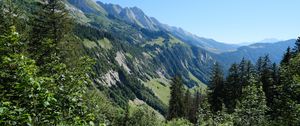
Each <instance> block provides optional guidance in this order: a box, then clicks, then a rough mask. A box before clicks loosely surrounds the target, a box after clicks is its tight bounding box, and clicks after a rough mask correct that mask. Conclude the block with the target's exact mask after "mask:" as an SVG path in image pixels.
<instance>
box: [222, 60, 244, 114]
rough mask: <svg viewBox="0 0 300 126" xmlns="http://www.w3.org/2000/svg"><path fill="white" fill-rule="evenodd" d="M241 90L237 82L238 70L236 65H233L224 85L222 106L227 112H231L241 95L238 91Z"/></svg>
mask: <svg viewBox="0 0 300 126" xmlns="http://www.w3.org/2000/svg"><path fill="white" fill-rule="evenodd" d="M240 88H241V85H240V82H239V68H238V64H236V63H234V64H232V65H231V67H230V68H229V73H228V76H227V78H226V83H225V86H224V91H225V98H224V104H225V105H226V108H227V109H228V111H229V112H233V111H234V109H235V106H236V102H237V100H238V99H239V96H240V95H241V93H240V91H239V90H238V89H240Z"/></svg>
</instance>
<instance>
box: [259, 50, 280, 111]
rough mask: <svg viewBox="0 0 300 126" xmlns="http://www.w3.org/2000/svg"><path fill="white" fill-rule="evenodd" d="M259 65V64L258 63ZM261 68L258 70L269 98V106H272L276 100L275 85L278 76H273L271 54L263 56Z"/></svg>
mask: <svg viewBox="0 0 300 126" xmlns="http://www.w3.org/2000/svg"><path fill="white" fill-rule="evenodd" d="M257 66H258V65H257ZM260 67H261V68H260V70H259V69H257V70H258V75H259V81H260V82H262V84H263V91H264V92H265V95H266V98H267V105H268V107H271V105H272V104H273V100H274V95H275V94H274V93H275V92H274V86H275V82H276V80H274V79H276V78H273V75H274V74H273V71H274V70H272V69H273V68H272V67H273V65H272V63H271V60H270V59H269V56H268V55H266V56H264V57H262V62H261V65H260Z"/></svg>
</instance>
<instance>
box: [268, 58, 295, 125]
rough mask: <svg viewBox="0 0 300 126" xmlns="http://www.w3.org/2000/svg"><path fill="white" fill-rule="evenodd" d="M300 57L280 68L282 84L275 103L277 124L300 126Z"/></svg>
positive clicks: (278, 87)
mask: <svg viewBox="0 0 300 126" xmlns="http://www.w3.org/2000/svg"><path fill="white" fill-rule="evenodd" d="M299 66H300V55H299V54H298V55H297V56H295V57H294V58H292V59H291V60H290V63H289V64H283V65H281V67H280V84H279V85H277V86H276V92H277V93H278V94H277V96H276V97H275V101H274V103H275V104H274V107H275V109H274V113H275V114H274V115H275V119H274V120H275V121H276V123H277V124H281V125H299V124H300V118H299V117H300V99H299V98H300V77H299V76H300V72H299V71H300V67H299Z"/></svg>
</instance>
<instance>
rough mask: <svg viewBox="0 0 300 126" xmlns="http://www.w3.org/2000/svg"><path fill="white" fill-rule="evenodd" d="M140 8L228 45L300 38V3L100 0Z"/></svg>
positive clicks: (282, 0) (271, 0) (295, 0)
mask: <svg viewBox="0 0 300 126" xmlns="http://www.w3.org/2000/svg"><path fill="white" fill-rule="evenodd" d="M100 1H102V2H104V3H115V4H119V5H121V6H123V7H133V6H136V7H139V8H141V9H142V10H143V11H144V12H145V13H146V14H147V15H148V16H151V17H155V18H156V19H158V20H159V21H161V22H162V23H165V24H169V25H172V26H177V27H181V28H183V29H185V30H187V31H189V32H191V33H194V34H196V35H198V36H200V37H207V38H213V39H215V40H218V41H222V42H226V43H243V42H257V41H260V40H263V39H266V38H277V39H280V40H286V39H292V38H296V37H297V36H298V35H300V13H299V12H300V9H299V7H300V6H299V5H300V0H100Z"/></svg>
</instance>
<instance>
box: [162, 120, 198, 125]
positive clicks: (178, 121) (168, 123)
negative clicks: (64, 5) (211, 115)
mask: <svg viewBox="0 0 300 126" xmlns="http://www.w3.org/2000/svg"><path fill="white" fill-rule="evenodd" d="M193 125H194V124H192V123H190V122H189V121H188V120H185V119H173V120H171V121H168V122H167V124H166V126H193Z"/></svg>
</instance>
